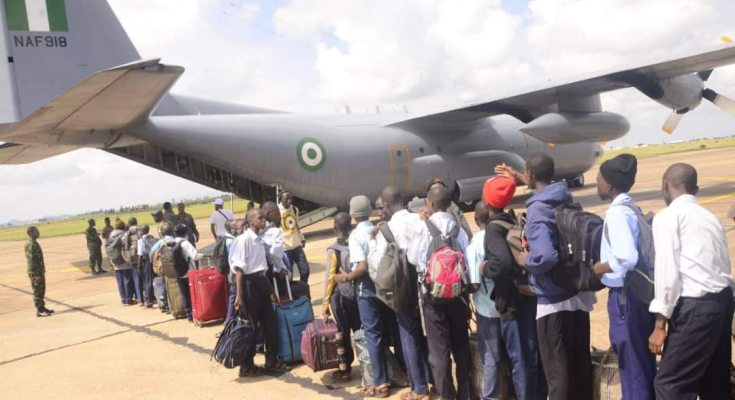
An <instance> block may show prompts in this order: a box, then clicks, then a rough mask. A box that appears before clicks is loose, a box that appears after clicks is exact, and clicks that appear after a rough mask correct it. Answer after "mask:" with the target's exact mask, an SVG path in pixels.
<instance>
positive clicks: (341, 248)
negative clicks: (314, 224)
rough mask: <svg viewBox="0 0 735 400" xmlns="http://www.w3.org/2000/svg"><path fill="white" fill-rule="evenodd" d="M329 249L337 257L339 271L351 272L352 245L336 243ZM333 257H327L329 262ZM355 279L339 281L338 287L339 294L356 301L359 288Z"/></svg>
mask: <svg viewBox="0 0 735 400" xmlns="http://www.w3.org/2000/svg"><path fill="white" fill-rule="evenodd" d="M327 250H328V251H332V252H333V254H334V255H335V256H336V257H337V271H339V270H340V269H342V270H343V271H344V272H345V273H349V272H351V268H350V247H349V246H346V245H343V244H339V243H335V244H333V245H331V246H329V248H328V249H327ZM330 260H331V258H330V257H327V262H331V261H330ZM356 286H357V285H356V284H355V281H352V282H338V283H337V289H338V290H339V294H340V295H341V296H342V297H343V298H346V299H349V300H352V301H356V300H357V288H356Z"/></svg>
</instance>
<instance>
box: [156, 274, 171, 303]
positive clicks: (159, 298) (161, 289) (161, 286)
mask: <svg viewBox="0 0 735 400" xmlns="http://www.w3.org/2000/svg"><path fill="white" fill-rule="evenodd" d="M153 293H154V294H155V295H156V302H158V308H160V309H161V311H166V310H168V298H167V297H166V281H165V280H164V279H163V277H161V276H154V277H153Z"/></svg>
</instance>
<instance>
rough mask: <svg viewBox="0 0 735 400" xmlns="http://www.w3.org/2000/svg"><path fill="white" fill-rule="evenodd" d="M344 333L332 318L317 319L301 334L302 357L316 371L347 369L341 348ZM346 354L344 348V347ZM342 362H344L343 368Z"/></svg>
mask: <svg viewBox="0 0 735 400" xmlns="http://www.w3.org/2000/svg"><path fill="white" fill-rule="evenodd" d="M341 347H342V334H341V333H340V332H339V328H337V324H335V323H334V321H332V320H331V319H329V318H327V319H315V320H314V322H312V323H310V324H309V325H307V326H306V329H305V330H304V333H303V335H302V336H301V358H303V359H304V363H306V365H308V366H309V367H310V368H311V369H312V370H313V371H314V372H319V371H325V370H329V369H337V368H340V369H342V370H346V369H347V365H344V363H343V362H342V357H341V356H340V354H339V353H340V351H339V350H340V348H341ZM342 353H343V354H344V349H342ZM340 364H343V368H341V366H340Z"/></svg>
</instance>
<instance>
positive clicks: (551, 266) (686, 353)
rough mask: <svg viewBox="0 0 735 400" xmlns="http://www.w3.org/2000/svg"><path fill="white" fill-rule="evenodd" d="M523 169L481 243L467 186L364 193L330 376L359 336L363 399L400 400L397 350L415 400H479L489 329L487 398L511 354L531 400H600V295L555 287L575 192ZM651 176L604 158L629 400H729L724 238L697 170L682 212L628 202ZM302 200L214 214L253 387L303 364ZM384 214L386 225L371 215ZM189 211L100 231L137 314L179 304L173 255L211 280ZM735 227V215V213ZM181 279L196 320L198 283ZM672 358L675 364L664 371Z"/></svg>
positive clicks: (522, 394)
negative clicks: (291, 291) (396, 278)
mask: <svg viewBox="0 0 735 400" xmlns="http://www.w3.org/2000/svg"><path fill="white" fill-rule="evenodd" d="M525 167H526V168H525V169H526V172H525V174H521V173H519V172H517V171H515V170H514V169H512V168H510V167H507V166H505V165H501V166H497V167H496V168H495V173H496V176H495V177H494V178H492V179H490V180H488V181H487V182H486V183H485V185H484V187H483V191H482V201H480V202H479V203H478V204H477V207H476V209H475V224H476V225H477V226H478V228H479V232H477V233H475V234H474V235H472V232H470V227H469V223H468V222H467V221H466V220H465V219H464V216H463V215H462V214H461V213H460V212H457V211H456V205H455V204H454V203H453V201H452V198H453V191H452V190H451V188H449V187H447V185H446V184H445V183H444V182H442V181H441V180H435V181H434V182H432V183H431V185H430V186H429V187H428V191H427V197H426V198H425V199H414V200H413V201H407V200H408V199H405V198H404V196H403V194H402V193H401V191H400V190H399V189H397V188H394V187H386V188H385V189H384V190H383V192H382V194H381V195H380V197H379V199H377V201H375V202H372V201H371V200H370V199H368V198H367V197H365V196H355V197H354V198H352V199H351V201H350V208H349V213H345V212H341V213H339V214H337V215H336V216H335V217H334V229H335V232H336V234H337V240H336V242H335V243H334V244H333V245H331V246H330V247H329V249H328V254H327V268H326V278H327V279H326V285H325V286H326V293H325V298H324V303H323V311H324V314H325V315H331V316H333V317H334V319H335V320H336V323H337V325H338V327H339V329H340V331H341V332H342V337H343V343H342V345H343V347H344V348H345V350H346V361H347V365H348V369H347V370H340V371H336V372H334V373H333V375H332V378H333V379H335V380H338V381H348V380H350V379H351V378H352V376H351V372H350V368H351V367H349V366H350V365H351V364H352V361H353V360H354V358H355V357H354V350H353V347H352V343H351V339H350V336H351V334H352V333H354V332H356V331H357V330H359V329H362V330H363V331H364V335H365V338H366V341H367V352H368V355H369V359H370V368H371V369H372V370H371V373H372V378H373V385H372V386H370V387H367V388H363V390H364V392H365V393H364V394H365V395H366V396H368V397H379V398H384V397H388V396H389V395H390V393H391V381H390V376H389V371H388V368H387V367H386V366H387V361H386V352H385V347H386V346H388V345H390V344H392V345H393V346H394V347H395V349H396V352H397V353H400V354H399V355H400V356H402V357H401V358H402V362H403V365H404V366H405V370H406V372H407V375H408V377H409V383H410V389H411V390H410V392H408V393H406V394H405V395H404V396H403V400H428V399H430V398H431V397H432V396H433V395H434V393H435V394H436V395H438V396H439V398H441V399H446V400H450V399H460V400H468V399H469V398H470V396H471V395H470V393H471V381H470V380H471V376H473V373H474V372H473V370H472V369H473V364H472V361H471V359H472V357H471V351H473V350H472V349H471V345H470V343H471V337H470V336H471V335H470V332H471V330H470V328H471V327H472V324H471V322H470V321H471V320H472V319H473V318H474V319H475V320H476V324H475V327H476V340H477V351H478V353H479V357H480V359H481V360H482V365H483V367H482V368H483V371H482V376H483V382H482V388H481V390H480V392H481V393H479V395H480V397H481V398H482V399H484V400H488V399H497V398H499V396H500V385H499V382H500V379H501V369H502V368H501V367H502V366H503V363H504V361H503V358H502V357H501V355H502V354H507V357H508V360H509V361H508V365H507V368H508V370H509V371H510V375H511V377H512V386H513V388H514V391H515V394H516V398H518V399H519V400H532V399H546V398H549V399H552V400H567V399H575V400H576V399H581V400H585V399H592V393H593V388H592V384H593V379H592V367H591V359H590V329H591V326H590V314H589V313H590V312H591V311H592V310H593V308H594V305H595V304H596V302H597V298H596V294H595V292H593V291H580V290H573V289H570V288H569V287H568V286H564V285H561V284H559V283H558V281H557V279H556V276H557V275H558V274H557V273H558V268H559V265H560V258H561V256H562V254H561V253H560V252H561V251H563V250H564V249H561V250H560V249H559V243H558V240H559V239H558V233H559V227H558V226H557V220H556V218H555V213H556V210H557V208H559V207H561V206H565V205H569V204H571V203H573V196H572V195H571V193H570V192H569V190H568V189H567V185H566V183H564V182H554V180H553V179H554V176H555V167H554V161H553V159H552V158H551V157H549V156H548V155H545V154H537V155H532V156H530V157H529V158H528V159H527V160H526V166H525ZM636 174H637V160H636V158H635V157H634V156H632V155H629V154H623V155H620V156H618V157H615V158H613V159H611V160H609V161H606V162H605V163H603V164H602V165H601V167H600V170H599V173H598V176H597V193H598V195H599V197H600V198H601V199H602V200H603V201H606V202H609V203H610V206H609V208H608V210H607V212H606V218H605V220H604V235H603V237H602V240H601V244H600V248H599V249H598V250H599V254H600V259H599V261H598V262H596V263H595V264H594V265H593V266H592V272H593V273H594V276H595V278H596V279H597V281H598V282H601V284H602V285H604V287H606V288H607V289H606V290H608V303H607V311H608V317H609V321H610V324H609V337H610V342H611V344H612V349H613V350H614V351H615V353H616V354H617V357H618V360H619V369H620V381H621V386H622V392H623V398H624V399H662V400H668V399H672V400H673V399H676V400H680V399H691V400H694V399H696V398H697V397H699V398H701V399H703V400H708V399H729V398H730V365H731V364H730V355H731V348H732V342H731V340H730V334H731V324H732V318H733V311H734V310H735V304H734V302H733V288H735V281H733V278H732V277H731V265H730V256H729V252H728V246H727V239H726V235H725V231H724V228H723V226H722V224H721V223H720V222H719V220H718V219H717V218H716V217H715V216H714V215H712V214H711V213H710V212H709V211H707V210H706V209H705V208H704V207H702V206H700V205H698V204H697V200H696V195H697V192H698V190H699V189H698V186H697V172H696V170H695V169H694V168H693V167H692V166H690V165H687V164H681V163H680V164H674V165H672V166H670V167H669V168H668V169H667V170H666V172H665V174H664V175H663V178H662V195H663V198H664V200H665V202H666V205H667V207H666V208H665V209H664V210H663V211H661V212H659V213H658V215H656V217H655V219H654V220H653V223H652V226H648V227H647V226H646V223H647V222H646V221H645V220H644V219H645V218H646V217H644V215H643V213H642V212H641V210H640V208H639V207H638V206H637V205H636V204H635V201H634V200H633V198H632V197H631V196H630V195H629V192H630V191H631V189H632V187H633V186H634V185H635V178H636ZM517 185H527V186H528V187H529V188H530V189H532V190H533V191H534V193H533V195H532V196H531V197H530V198H528V200H527V201H526V208H527V212H526V214H525V217H524V218H525V225H524V226H523V234H522V246H521V248H520V249H519V248H516V247H514V245H513V243H509V242H508V240H509V237H510V235H509V232H510V231H512V230H513V229H515V228H516V226H519V221H518V219H519V218H518V216H516V214H515V213H514V212H513V211H512V210H508V206H509V205H510V203H511V201H512V199H513V196H514V194H515V191H516V187H517ZM292 200H293V196H292V195H291V194H290V193H288V192H284V193H282V194H281V196H280V198H279V204H275V203H273V202H267V203H264V204H262V205H261V207H260V208H258V209H255V208H254V207H253V208H250V207H249V208H250V209H249V210H248V212H247V215H246V218H245V219H235V218H234V216H233V215H232V213H231V212H229V211H227V210H223V202H222V200H217V201H215V203H214V206H215V211H214V212H213V213H212V216H211V217H210V222H211V230H212V233H213V235H214V236H215V237H218V238H222V239H221V240H224V243H226V247H227V254H228V261H229V265H230V272H229V275H228V279H229V284H230V289H231V290H230V304H229V310H228V315H227V319H228V320H229V319H231V318H234V317H235V316H237V315H238V313H239V314H240V315H245V316H247V317H248V318H249V319H250V320H251V321H252V322H253V323H254V326H259V327H260V329H262V337H263V340H262V342H263V343H262V344H263V345H264V353H265V365H264V366H263V367H259V366H256V365H255V363H254V356H255V353H256V345H257V344H256V342H253V343H252V346H251V348H250V349H249V350H248V351H247V359H246V360H244V362H243V363H242V366H241V367H240V371H239V375H240V376H241V377H255V376H260V375H262V374H264V373H266V372H268V371H279V372H282V371H287V370H288V369H289V366H288V365H286V364H284V363H283V362H282V361H281V360H279V359H278V350H279V349H278V345H279V344H278V337H277V326H276V325H277V321H276V318H275V314H274V310H273V307H272V305H271V304H272V303H276V304H277V303H279V297H278V296H277V295H276V290H275V288H274V287H273V285H272V284H271V282H272V280H271V277H272V276H284V275H287V274H290V271H291V270H292V269H298V271H299V273H300V279H301V281H302V282H307V281H308V277H309V264H308V261H307V260H306V255H305V253H304V250H303V247H304V243H305V242H304V237H303V235H302V234H301V232H300V230H299V227H298V217H299V215H298V210H297V209H296V208H294V207H293V205H292ZM373 204H375V210H377V211H378V215H379V221H378V222H377V223H374V222H371V220H370V218H371V216H372V215H373V214H374V211H375V210H374V209H373ZM407 205H408V207H407ZM178 211H179V213H178V214H175V213H173V212H172V210H171V205H170V204H169V203H167V204H165V205H164V210H163V211H159V212H157V213H154V214H153V216H154V220H155V221H156V222H157V223H159V226H158V238H154V237H153V236H152V235H151V234H150V228H149V227H148V226H142V227H137V221H136V220H135V218H131V219H130V220H129V221H128V223H127V225H126V224H125V223H124V222H123V221H119V220H118V221H116V223H115V225H114V226H112V225H111V224H110V221H109V219H106V221H105V227H104V229H103V231H102V234H101V236H102V238H104V239H105V240H106V243H107V244H106V248H109V246H110V244H111V243H115V242H117V241H121V242H122V243H123V247H122V249H123V251H124V252H125V251H130V252H132V253H133V254H134V256H133V257H130V256H127V257H121V258H120V259H116V260H113V259H112V258H113V257H110V258H111V261H112V262H111V264H112V268H113V269H114V270H115V274H116V277H117V282H118V287H119V291H120V298H121V302H122V303H123V304H124V305H132V304H136V302H138V303H140V304H141V306H146V307H149V308H150V307H153V305H154V303H158V306H159V308H160V309H161V311H162V312H167V311H168V305H167V304H166V298H165V295H164V296H163V297H161V296H160V295H159V293H158V292H159V290H156V288H158V287H162V288H163V289H165V285H162V284H161V283H160V282H159V283H156V280H157V279H162V278H160V277H158V276H156V274H155V273H154V271H153V269H152V260H153V259H154V258H155V257H156V253H157V252H158V251H159V250H160V248H161V247H162V246H164V245H165V244H166V243H167V242H172V241H173V242H178V243H180V245H181V247H182V249H183V253H184V254H185V257H186V260H187V262H189V268H190V269H195V268H196V262H197V261H198V260H199V259H201V257H202V255H201V253H200V252H198V250H197V249H196V243H197V242H198V240H199V233H198V231H197V229H196V225H195V224H194V220H193V218H191V216H190V215H189V214H186V213H185V207H184V205H183V204H179V208H178ZM730 214H731V215H729V218H735V206H734V207H733V209H732V210H731V211H730ZM353 221H354V226H353ZM28 235H29V238H30V239H29V242H28V245H27V246H26V255H27V257H28V266H29V271H28V272H29V276H30V277H31V283H32V285H33V289H34V301H35V303H36V308H37V313H38V314H37V315H38V316H47V315H50V313H53V311H52V310H48V309H46V308H45V306H44V303H43V290H44V288H45V286H44V284H43V282H44V279H43V270H44V267H43V255H42V253H41V249H40V246H38V243H37V241H36V239H37V238H38V236H39V232H38V229H37V228H35V227H31V228H29V230H28ZM87 242H88V246H89V249H90V268H91V269H92V272H93V273H98V272H104V270H102V266H101V256H100V254H101V253H100V252H101V246H102V244H101V240H100V238H99V235H97V233H96V230H95V227H94V221H93V220H90V226H89V229H88V230H87ZM651 254H655V262H651V261H650V260H653V259H654V258H652V257H650V255H651ZM108 255H109V252H108ZM120 260H124V262H120ZM386 260H388V261H391V262H394V263H395V262H397V263H399V264H400V263H402V265H405V266H409V267H410V269H409V272H407V276H408V275H410V276H415V277H416V279H414V280H413V281H411V282H409V283H408V284H406V285H405V286H404V287H405V289H404V290H405V292H406V293H394V294H391V296H392V300H390V301H387V300H386V293H384V292H382V291H381V286H380V285H379V284H376V282H377V283H380V282H381V279H382V277H381V273H383V272H384V271H385V269H384V268H385V267H384V264H385V262H386ZM396 260H397V261H396ZM292 263H293V265H295V267H296V268H294V267H292ZM649 264H653V265H649ZM645 271H648V272H650V273H651V276H653V279H652V281H653V282H652V283H651V285H652V293H653V295H652V299H644V298H641V297H640V296H639V295H638V294H637V293H638V292H637V291H636V290H634V289H635V288H631V285H632V284H633V283H631V282H633V281H634V279H632V277H633V276H634V275H635V274H640V273H643V272H645ZM453 274H456V276H455V275H453ZM453 278H457V279H453ZM178 284H179V288H180V291H181V294H182V297H183V302H184V306H185V309H186V314H187V317H188V318H189V321H191V320H192V315H191V299H190V298H188V297H189V289H188V281H187V278H186V276H184V277H182V278H180V279H179V282H178ZM37 293H38V296H37V295H36V294H37ZM472 304H474V309H473V307H472V306H471V305H472ZM657 355H662V357H661V360H660V363H659V364H658V366H657V359H656V356H657Z"/></svg>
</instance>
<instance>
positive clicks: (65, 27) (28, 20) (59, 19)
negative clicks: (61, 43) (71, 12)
mask: <svg viewBox="0 0 735 400" xmlns="http://www.w3.org/2000/svg"><path fill="white" fill-rule="evenodd" d="M5 15H6V16H7V18H8V30H11V31H32V32H68V31H69V24H68V22H67V20H66V4H64V0H5Z"/></svg>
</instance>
